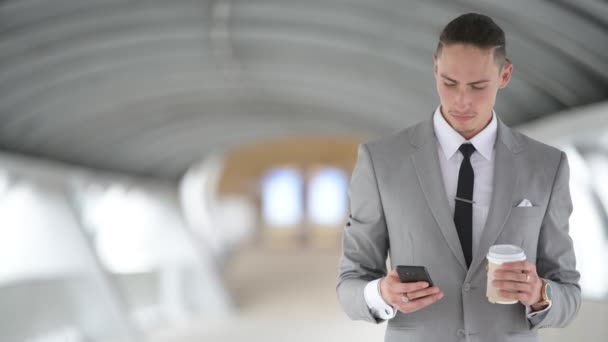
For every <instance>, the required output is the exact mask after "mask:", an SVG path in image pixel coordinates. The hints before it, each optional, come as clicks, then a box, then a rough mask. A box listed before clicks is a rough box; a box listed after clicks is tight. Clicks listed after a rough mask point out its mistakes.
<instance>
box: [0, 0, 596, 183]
mask: <svg viewBox="0 0 608 342" xmlns="http://www.w3.org/2000/svg"><path fill="white" fill-rule="evenodd" d="M470 11H475V12H482V13H485V14H488V15H490V16H492V17H493V18H495V20H496V21H497V22H498V24H499V25H501V26H502V27H503V29H504V30H505V31H506V33H507V43H508V48H507V50H508V54H509V56H510V58H511V60H512V61H513V62H514V64H515V73H514V76H513V79H512V81H511V83H510V85H509V86H508V87H507V88H506V89H504V90H503V91H501V94H500V95H499V99H498V101H497V105H496V110H497V112H498V113H499V114H500V116H501V117H502V118H503V120H504V121H505V122H507V123H508V124H519V123H524V122H526V121H529V120H532V119H536V118H539V117H542V116H546V115H551V114H552V113H555V112H558V111H560V110H563V109H566V108H571V107H575V106H580V105H585V104H589V103H594V102H598V101H601V100H604V99H606V98H607V97H608V44H605V43H604V42H605V41H606V37H608V4H606V2H601V1H592V0H585V1H576V2H570V1H524V0H521V1H511V2H505V1H499V0H485V1H478V0H477V1H428V0H426V1H402V0H399V1H398V0H393V1H388V0H387V1H371V0H368V1H362V0H352V1H341V0H322V1H321V0H307V1H296V0H291V1H286V0H246V1H245V0H244V1H186V0H179V1H161V0H159V1H152V0H149V1H144V0H131V1H127V0H99V1H95V2H86V1H78V0H57V1H52V2H49V1H43V0H16V1H2V2H0V148H1V149H3V150H7V151H12V152H17V153H23V154H27V155H34V156H38V157H43V158H50V159H54V160H61V161H66V162H70V163H74V164H78V165H84V166H90V167H95V168H100V169H107V170H112V171H119V172H127V173H132V174H137V175H142V176H152V177H161V178H165V179H177V178H178V177H180V176H181V175H182V173H183V172H184V171H185V170H186V169H187V168H188V167H189V166H190V165H191V164H193V163H195V162H197V161H199V160H200V159H201V158H202V157H204V156H205V155H206V154H207V153H209V152H212V151H214V150H217V149H222V148H225V147H229V146H234V145H236V144H240V143H243V142H248V141H252V140H257V139H260V138H268V137H271V136H281V135H285V134H291V133H294V132H295V133H299V134H302V133H317V134H318V133H327V134H351V135H357V136H362V137H368V136H374V135H378V134H385V133H390V132H393V131H397V130H399V129H401V128H403V127H406V126H408V125H410V124H412V123H414V122H416V121H419V120H422V119H424V118H425V117H428V115H429V114H430V113H431V112H432V111H433V110H434V108H435V107H436V105H437V96H436V95H435V85H434V80H433V77H432V54H433V52H434V49H435V46H436V43H437V37H438V34H439V32H440V30H441V28H442V27H443V26H444V25H445V24H446V23H447V22H448V21H449V20H450V19H452V18H454V17H456V16H457V15H459V14H461V13H465V12H470Z"/></svg>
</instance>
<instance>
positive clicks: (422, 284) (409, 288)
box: [394, 281, 429, 293]
mask: <svg viewBox="0 0 608 342" xmlns="http://www.w3.org/2000/svg"><path fill="white" fill-rule="evenodd" d="M427 287H429V283H427V282H426V281H417V282H415V283H399V284H396V285H395V287H394V289H395V290H396V291H397V292H399V293H409V292H414V291H418V290H422V289H424V288H427Z"/></svg>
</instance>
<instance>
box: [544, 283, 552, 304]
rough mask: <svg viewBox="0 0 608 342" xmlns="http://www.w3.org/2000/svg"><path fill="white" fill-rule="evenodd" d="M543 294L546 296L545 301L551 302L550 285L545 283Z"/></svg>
mask: <svg viewBox="0 0 608 342" xmlns="http://www.w3.org/2000/svg"><path fill="white" fill-rule="evenodd" d="M545 293H546V294H547V299H548V300H551V284H549V283H547V284H546V285H545Z"/></svg>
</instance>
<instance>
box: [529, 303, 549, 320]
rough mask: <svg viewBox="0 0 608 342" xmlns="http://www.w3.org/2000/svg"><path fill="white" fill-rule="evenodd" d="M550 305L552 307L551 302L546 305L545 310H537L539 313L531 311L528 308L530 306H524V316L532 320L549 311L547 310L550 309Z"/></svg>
mask: <svg viewBox="0 0 608 342" xmlns="http://www.w3.org/2000/svg"><path fill="white" fill-rule="evenodd" d="M551 305H553V302H549V305H547V307H546V308H544V309H542V310H539V311H532V308H531V307H530V305H526V316H527V317H528V318H534V317H536V316H538V315H540V314H543V313H545V312H547V311H549V309H550V308H551Z"/></svg>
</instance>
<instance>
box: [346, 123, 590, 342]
mask: <svg viewBox="0 0 608 342" xmlns="http://www.w3.org/2000/svg"><path fill="white" fill-rule="evenodd" d="M434 134H435V133H434V129H433V124H432V120H426V121H424V122H422V123H420V124H418V125H416V126H412V127H410V128H408V129H407V130H405V131H403V132H401V133H399V134H397V135H394V136H391V137H388V138H384V139H381V140H378V141H374V142H371V143H367V144H363V145H361V146H360V147H359V156H358V160H357V164H356V166H355V169H354V171H353V174H352V179H351V185H350V212H351V214H350V217H349V220H348V222H347V224H346V227H345V230H344V236H343V246H342V247H343V254H342V257H341V259H340V265H339V279H338V285H337V293H338V299H339V301H340V303H341V305H342V306H343V308H344V310H345V311H346V313H347V314H348V316H349V317H351V318H352V319H356V320H366V321H370V322H375V323H379V322H380V320H378V319H376V318H375V317H373V316H372V315H371V313H370V310H369V309H368V307H367V304H366V302H365V299H364V296H363V290H364V288H365V285H366V284H367V283H368V282H369V281H370V280H373V279H377V278H380V277H383V276H384V275H386V260H387V256H388V257H390V263H391V267H394V266H396V265H424V266H426V267H427V268H428V270H429V273H430V275H431V278H432V279H433V281H434V282H435V284H436V285H437V286H438V287H439V288H440V289H441V290H442V291H443V292H444V294H445V296H444V298H443V299H441V300H439V301H438V302H436V303H435V304H433V305H431V306H428V307H426V308H424V309H422V310H419V311H416V312H414V313H410V314H403V313H401V312H398V313H397V315H396V316H395V317H394V318H393V319H391V320H389V322H388V325H387V330H386V337H385V341H422V340H423V339H424V341H442V342H443V341H458V340H461V341H465V340H466V341H536V340H537V330H538V329H539V328H543V327H563V326H565V325H566V324H567V323H568V322H570V321H571V320H572V319H573V318H574V316H575V315H576V313H577V311H578V309H579V307H580V304H581V293H580V286H579V285H578V281H579V278H580V275H579V273H578V272H577V271H576V268H575V256H574V250H573V246H572V240H571V238H570V236H569V234H568V220H569V217H570V214H571V212H572V202H571V200H570V191H569V185H568V181H569V169H568V161H567V159H566V155H565V154H564V153H563V152H561V151H559V150H558V149H556V148H553V147H550V146H547V145H545V144H542V143H540V142H537V141H535V140H532V139H531V138H529V137H527V136H525V135H523V134H521V133H518V132H516V131H513V130H511V129H510V128H508V127H507V126H505V125H504V124H503V123H502V122H501V121H500V120H499V122H498V132H497V139H496V145H495V163H496V164H495V168H494V169H495V174H494V189H493V193H492V201H491V207H490V211H489V213H488V218H487V222H486V225H485V227H484V230H483V233H482V236H481V240H480V243H479V249H478V250H477V251H476V253H475V255H474V256H473V261H472V263H471V267H470V268H469V269H468V270H467V267H466V264H465V260H464V255H463V253H462V249H461V247H460V242H459V239H458V234H457V232H456V228H455V226H454V221H453V217H452V215H451V212H450V209H449V204H448V199H447V198H446V192H445V190H444V185H443V179H442V176H441V170H440V167H439V159H438V155H437V142H436V137H435V135H434ZM524 198H527V199H529V200H530V201H531V202H532V204H533V205H534V206H533V207H517V204H518V203H519V202H520V201H521V200H522V199H524ZM493 244H514V245H517V246H521V247H522V248H523V249H524V250H525V252H526V255H527V256H528V260H529V261H530V262H532V263H536V266H537V272H538V274H539V276H540V277H543V278H545V279H548V280H549V281H550V283H551V285H552V289H553V304H552V307H551V309H549V311H548V312H547V313H545V314H542V316H541V317H540V318H539V319H538V322H534V324H532V323H531V322H529V320H528V319H527V316H526V313H525V306H524V305H522V304H520V303H517V304H514V305H500V304H491V303H489V302H488V300H487V298H486V296H485V291H486V281H487V274H486V270H485V264H486V261H485V255H486V254H487V252H488V250H489V248H490V246H491V245H493Z"/></svg>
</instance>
